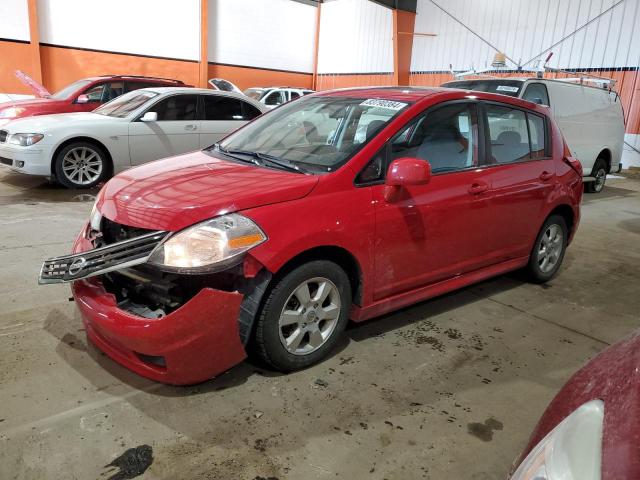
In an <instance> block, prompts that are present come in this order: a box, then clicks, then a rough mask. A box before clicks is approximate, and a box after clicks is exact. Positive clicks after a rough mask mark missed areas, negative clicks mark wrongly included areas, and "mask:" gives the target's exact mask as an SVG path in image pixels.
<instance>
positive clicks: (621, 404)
mask: <svg viewBox="0 0 640 480" xmlns="http://www.w3.org/2000/svg"><path fill="white" fill-rule="evenodd" d="M639 365H640V332H639V331H636V332H634V333H633V334H631V335H630V336H628V337H626V338H625V339H623V340H622V341H620V342H619V343H617V344H615V345H613V346H611V347H609V348H607V349H606V350H604V351H603V352H601V353H600V354H598V355H597V356H596V357H594V358H593V359H592V360H590V361H589V362H588V363H587V364H586V365H585V366H584V367H582V368H581V369H580V370H579V371H578V372H576V373H575V374H574V375H573V376H572V377H571V378H570V379H569V381H568V382H567V383H566V384H565V385H564V387H562V389H561V390H560V392H558V394H557V395H556V396H555V398H554V399H553V400H552V401H551V403H550V404H549V406H548V407H547V409H546V411H545V412H544V414H543V415H542V417H541V418H540V421H539V422H538V425H537V426H536V428H535V430H534V432H533V434H532V435H531V439H530V440H529V444H528V445H527V447H526V449H525V450H524V452H523V453H522V455H521V457H520V460H519V462H518V463H521V462H522V461H523V460H524V459H525V458H526V457H527V456H528V455H529V454H530V453H531V452H532V450H533V449H534V448H535V447H536V446H537V445H538V444H539V443H540V442H541V441H542V440H543V439H544V438H545V437H547V436H548V435H549V433H550V432H552V431H553V430H554V429H555V428H556V427H557V426H558V425H559V424H560V423H561V422H562V421H563V420H565V419H567V418H568V417H569V416H570V415H571V414H572V413H574V412H575V411H576V410H577V409H579V408H580V407H581V406H582V405H585V404H587V403H589V402H593V401H600V402H602V405H603V410H604V415H602V416H601V418H600V420H599V421H600V423H601V428H600V431H599V432H598V431H596V432H594V434H597V433H599V434H600V439H598V438H594V442H595V443H597V447H598V448H597V449H596V451H595V452H584V451H582V452H581V451H579V450H578V449H573V451H572V449H571V448H569V447H567V446H562V445H561V448H562V449H563V450H564V452H563V454H564V455H565V456H566V457H569V459H570V460H569V461H565V462H563V463H565V464H568V465H570V464H573V465H579V464H584V463H585V462H586V461H589V460H592V458H589V457H597V462H595V463H594V467H593V470H594V471H593V472H588V473H593V477H592V476H588V474H587V473H582V475H576V472H575V470H571V469H568V471H563V474H564V476H554V475H553V474H551V475H549V477H528V476H523V477H521V478H549V479H553V478H563V479H568V480H571V479H578V478H602V479H603V480H614V479H615V480H617V479H636V478H640V455H638V453H639V451H640V382H639V381H638V375H639V371H638V368H639V367H638V366H639ZM577 427H578V428H579V425H578V426H577ZM574 428H575V427H574ZM576 431H577V432H578V434H580V435H583V436H584V435H587V434H588V432H580V431H579V430H577V429H576ZM594 436H596V435H594ZM567 451H568V452H569V453H566V452H567ZM572 456H575V457H577V458H575V460H573V459H571V457H572ZM581 457H582V458H581ZM598 465H600V468H599V470H598V469H597V466H598ZM518 478H520V477H518Z"/></svg>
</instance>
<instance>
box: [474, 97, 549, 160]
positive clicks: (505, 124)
mask: <svg viewBox="0 0 640 480" xmlns="http://www.w3.org/2000/svg"><path fill="white" fill-rule="evenodd" d="M485 111H486V115H487V125H488V127H489V139H490V145H489V146H490V155H489V156H488V158H489V163H490V164H507V163H515V162H522V161H526V160H531V159H537V158H544V157H546V156H547V155H546V144H547V143H546V129H545V122H544V119H543V118H542V117H540V116H538V115H535V114H531V113H530V114H528V113H525V112H524V111H523V110H518V109H515V108H510V107H507V106H501V105H492V104H491V105H486V106H485ZM530 130H531V131H532V133H531V134H530V133H529V132H530Z"/></svg>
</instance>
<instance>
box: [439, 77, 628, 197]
mask: <svg viewBox="0 0 640 480" xmlns="http://www.w3.org/2000/svg"><path fill="white" fill-rule="evenodd" d="M442 86H443V87H448V88H461V89H464V90H477V91H482V92H491V93H500V94H503V95H510V96H512V97H519V98H522V99H524V100H529V101H531V102H534V103H538V104H541V105H549V106H550V107H551V110H552V112H553V115H554V117H555V119H556V121H557V122H558V126H559V127H560V129H561V130H562V133H563V135H564V137H565V139H566V140H567V143H568V144H569V148H570V149H571V155H573V156H574V157H575V158H577V159H578V160H580V163H581V164H582V168H583V170H584V174H585V178H584V181H585V189H586V191H587V192H596V193H597V192H600V191H602V188H603V187H604V183H605V181H606V176H607V173H612V172H618V171H620V168H621V165H620V159H621V157H622V148H623V144H624V114H623V112H622V104H621V102H620V98H619V96H618V94H617V93H616V92H615V91H611V92H610V91H609V90H608V89H607V88H601V87H596V86H588V85H585V84H579V83H573V82H569V81H563V80H548V79H542V78H536V77H532V78H487V79H485V78H483V79H477V80H460V81H454V82H447V83H444V84H443V85H442Z"/></svg>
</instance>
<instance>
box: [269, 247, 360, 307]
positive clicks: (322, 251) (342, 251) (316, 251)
mask: <svg viewBox="0 0 640 480" xmlns="http://www.w3.org/2000/svg"><path fill="white" fill-rule="evenodd" d="M313 260H329V261H332V262H334V263H336V264H337V265H339V266H340V267H341V268H342V269H343V270H344V271H345V273H346V274H347V276H348V277H349V282H350V283H351V291H352V292H353V303H356V304H359V303H360V302H361V299H362V268H361V266H360V263H359V262H358V260H357V259H356V257H355V256H354V255H353V254H352V253H351V252H349V251H348V250H347V249H346V248H344V247H339V246H337V245H323V246H316V247H312V248H309V249H307V250H303V251H301V252H299V253H297V254H296V255H294V256H293V257H291V258H290V259H289V260H287V261H286V262H285V263H284V264H283V265H282V266H281V267H280V268H279V269H278V270H277V272H275V274H274V278H280V277H282V276H283V275H286V274H287V273H288V272H290V271H291V270H293V269H294V268H296V267H298V266H300V265H302V264H304V263H307V262H310V261H313Z"/></svg>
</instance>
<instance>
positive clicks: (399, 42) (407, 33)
mask: <svg viewBox="0 0 640 480" xmlns="http://www.w3.org/2000/svg"><path fill="white" fill-rule="evenodd" d="M415 24H416V14H415V13H414V12H406V11H404V10H397V9H395V10H393V82H394V85H409V79H410V76H411V51H412V49H413V35H414V29H415Z"/></svg>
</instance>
